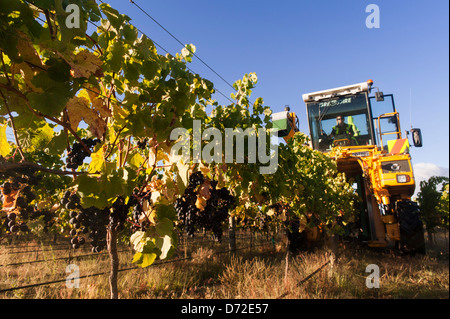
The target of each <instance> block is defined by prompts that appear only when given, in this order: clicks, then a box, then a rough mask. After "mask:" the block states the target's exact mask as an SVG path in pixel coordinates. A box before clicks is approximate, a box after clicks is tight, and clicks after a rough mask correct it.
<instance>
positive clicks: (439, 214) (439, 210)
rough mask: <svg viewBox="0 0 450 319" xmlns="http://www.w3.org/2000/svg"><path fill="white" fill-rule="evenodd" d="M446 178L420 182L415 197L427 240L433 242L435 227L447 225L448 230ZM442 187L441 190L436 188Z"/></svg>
mask: <svg viewBox="0 0 450 319" xmlns="http://www.w3.org/2000/svg"><path fill="white" fill-rule="evenodd" d="M448 182H449V179H448V177H445V176H432V177H430V178H429V179H428V180H427V181H421V182H420V192H419V193H418V195H417V202H418V203H419V206H420V210H421V212H422V220H423V223H424V224H425V228H426V230H427V233H428V240H429V241H430V242H432V241H433V233H435V232H436V229H435V228H436V227H438V226H445V224H446V225H447V228H448V214H449V213H448ZM439 185H442V190H441V191H439V190H438V186H439ZM446 186H447V195H446V196H447V197H446V198H447V199H446V200H447V206H446V207H447V210H446V211H445V197H444V199H442V197H443V196H444V192H445V187H446Z"/></svg>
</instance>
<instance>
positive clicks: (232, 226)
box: [228, 217, 236, 254]
mask: <svg viewBox="0 0 450 319" xmlns="http://www.w3.org/2000/svg"><path fill="white" fill-rule="evenodd" d="M228 239H229V249H230V252H231V253H232V254H234V252H235V251H236V219H235V218H234V217H230V219H229V229H228Z"/></svg>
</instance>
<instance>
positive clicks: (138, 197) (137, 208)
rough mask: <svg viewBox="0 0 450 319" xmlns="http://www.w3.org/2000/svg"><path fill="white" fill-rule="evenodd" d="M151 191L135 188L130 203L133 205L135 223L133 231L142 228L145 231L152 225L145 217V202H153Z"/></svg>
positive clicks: (132, 227)
mask: <svg viewBox="0 0 450 319" xmlns="http://www.w3.org/2000/svg"><path fill="white" fill-rule="evenodd" d="M150 197H151V192H147V191H142V192H140V191H139V190H135V191H134V192H133V196H132V197H131V199H130V201H129V202H128V205H130V206H132V207H133V213H132V217H133V225H132V226H131V230H132V231H137V230H142V231H145V230H146V229H147V227H148V226H149V225H150V221H149V220H148V219H147V218H144V209H143V206H144V202H145V201H148V203H149V205H150V204H151V200H150Z"/></svg>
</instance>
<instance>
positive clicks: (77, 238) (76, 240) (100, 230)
mask: <svg viewBox="0 0 450 319" xmlns="http://www.w3.org/2000/svg"><path fill="white" fill-rule="evenodd" d="M61 204H62V205H64V207H65V208H66V209H67V210H69V211H70V212H69V217H70V220H69V223H70V224H71V225H72V229H71V230H70V236H71V237H72V238H71V240H70V243H71V245H72V247H73V248H75V249H76V248H79V247H80V246H81V245H83V244H84V243H85V242H86V238H85V236H86V235H87V237H88V239H89V240H90V244H91V246H92V252H97V253H98V252H101V251H102V250H103V249H104V248H105V247H106V233H107V227H114V228H115V229H116V230H118V231H120V230H122V229H123V228H124V224H125V221H126V218H127V214H128V208H129V205H128V204H125V202H124V199H123V198H122V197H120V196H119V197H117V198H116V200H115V201H114V203H113V204H112V206H111V207H106V208H104V209H99V208H97V207H94V206H91V207H88V208H83V207H82V206H81V205H80V197H78V195H77V194H75V193H74V194H72V193H71V192H70V191H66V193H65V194H64V196H63V199H62V202H61Z"/></svg>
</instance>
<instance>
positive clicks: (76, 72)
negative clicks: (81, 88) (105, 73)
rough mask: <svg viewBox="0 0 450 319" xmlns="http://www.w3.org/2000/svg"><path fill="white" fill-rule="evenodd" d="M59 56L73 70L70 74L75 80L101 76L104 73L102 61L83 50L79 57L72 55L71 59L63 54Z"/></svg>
mask: <svg viewBox="0 0 450 319" xmlns="http://www.w3.org/2000/svg"><path fill="white" fill-rule="evenodd" d="M59 55H60V56H61V57H63V58H64V60H66V62H67V63H68V64H69V65H70V67H71V68H72V69H71V70H70V73H71V75H72V76H73V77H74V78H89V77H90V76H91V75H92V74H96V75H100V74H101V73H102V68H101V65H102V60H100V58H99V57H97V56H96V55H95V54H93V53H91V52H89V51H87V50H82V51H80V52H78V54H77V55H73V54H72V55H71V56H70V58H68V57H67V56H64V55H63V54H61V53H59Z"/></svg>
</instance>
